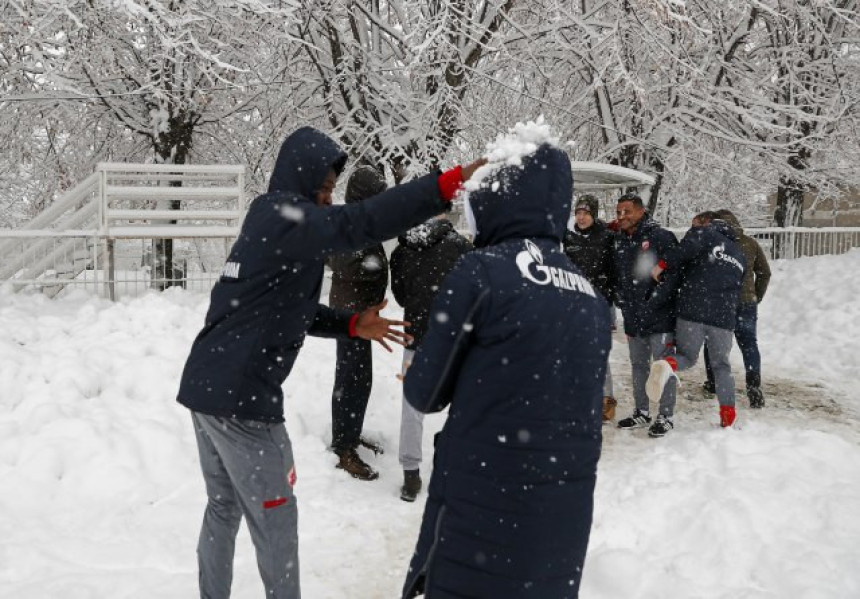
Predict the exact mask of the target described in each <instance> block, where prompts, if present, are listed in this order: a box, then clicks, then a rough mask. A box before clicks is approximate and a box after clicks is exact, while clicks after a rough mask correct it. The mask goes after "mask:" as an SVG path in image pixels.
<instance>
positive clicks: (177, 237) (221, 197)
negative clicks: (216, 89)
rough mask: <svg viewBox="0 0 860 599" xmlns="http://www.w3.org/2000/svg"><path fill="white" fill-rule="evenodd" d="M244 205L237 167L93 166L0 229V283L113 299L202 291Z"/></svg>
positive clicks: (215, 272)
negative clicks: (43, 205)
mask: <svg viewBox="0 0 860 599" xmlns="http://www.w3.org/2000/svg"><path fill="white" fill-rule="evenodd" d="M244 210H245V198H244V168H243V167H240V166H222V165H216V166H185V165H140V164H111V163H102V164H99V165H98V166H97V167H96V172H94V173H93V174H92V175H91V176H90V177H87V179H85V180H84V181H83V182H81V184H79V185H78V186H76V187H75V188H73V189H71V190H69V191H68V192H67V193H65V194H64V195H63V196H62V197H61V198H59V199H58V200H57V201H56V202H55V203H54V204H52V205H51V206H50V207H49V208H48V209H47V210H45V211H44V212H42V213H41V214H39V215H38V216H36V217H35V218H34V219H32V220H31V221H30V222H29V223H27V225H26V226H25V227H22V228H20V229H18V230H8V229H0V284H5V285H9V286H11V288H12V289H13V290H14V291H24V290H36V291H40V292H42V293H45V294H47V295H50V296H52V297H53V296H55V295H58V294H60V293H62V292H63V291H64V290H68V289H76V288H82V289H86V290H88V291H90V292H93V293H97V294H99V295H103V296H105V297H110V298H114V299H115V298H117V297H119V296H121V295H139V294H141V293H143V292H144V291H146V290H147V289H159V290H161V289H165V288H167V287H171V286H181V287H184V288H187V289H195V290H208V289H209V288H211V286H212V285H213V284H214V281H215V280H216V279H217V277H218V276H219V274H220V270H221V267H222V265H223V264H224V261H225V259H226V256H227V252H228V251H229V248H230V245H231V244H232V242H233V239H235V237H236V235H237V234H238V231H239V226H240V223H241V220H242V218H243V216H244Z"/></svg>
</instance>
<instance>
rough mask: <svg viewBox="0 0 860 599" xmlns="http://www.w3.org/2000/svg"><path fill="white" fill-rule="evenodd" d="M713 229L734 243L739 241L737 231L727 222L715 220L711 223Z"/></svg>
mask: <svg viewBox="0 0 860 599" xmlns="http://www.w3.org/2000/svg"><path fill="white" fill-rule="evenodd" d="M711 227H713V228H714V230H715V231H717V233H720V234H721V235H724V236H726V237H728V238H729V239H731V240H732V241H737V240H738V233H737V231H735V228H734V227H733V226H732V225H731V223H729V222H727V221H724V220H718V219H714V220H712V221H711Z"/></svg>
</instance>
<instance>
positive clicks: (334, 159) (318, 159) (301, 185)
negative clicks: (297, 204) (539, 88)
mask: <svg viewBox="0 0 860 599" xmlns="http://www.w3.org/2000/svg"><path fill="white" fill-rule="evenodd" d="M344 164H346V154H345V153H344V151H343V150H341V149H340V146H338V145H337V143H336V142H335V141H334V140H333V139H332V138H330V137H329V136H328V135H326V134H325V133H323V132H322V131H318V130H317V129H314V128H313V127H302V128H301V129H298V130H296V131H295V132H293V133H291V134H290V135H289V136H288V137H287V139H285V140H284V143H283V144H282V145H281V151H280V152H279V153H278V159H277V160H276V161H275V169H274V170H273V171H272V178H271V179H270V180H269V193H271V192H275V191H286V192H290V193H294V194H297V195H300V196H302V197H305V198H308V199H311V200H312V199H314V196H315V195H316V192H317V190H318V189H319V188H320V187H321V186H322V184H323V181H325V177H326V175H327V174H328V171H329V169H334V171H335V172H336V173H337V174H338V176H339V175H340V173H341V171H342V170H343V166H344Z"/></svg>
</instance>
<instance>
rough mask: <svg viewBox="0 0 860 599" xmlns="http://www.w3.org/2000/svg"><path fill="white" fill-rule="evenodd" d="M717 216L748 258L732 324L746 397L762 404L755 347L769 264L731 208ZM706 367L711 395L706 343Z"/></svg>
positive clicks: (756, 405) (756, 404)
mask: <svg viewBox="0 0 860 599" xmlns="http://www.w3.org/2000/svg"><path fill="white" fill-rule="evenodd" d="M716 214H717V216H719V217H720V218H721V219H723V220H724V221H726V222H727V223H729V224H730V225H731V226H732V228H733V229H734V231H735V233H736V234H737V236H738V240H737V243H738V245H740V247H741V250H743V253H744V257H745V258H746V261H747V269H746V271H745V272H744V281H743V284H742V286H741V297H740V302H739V303H738V315H737V316H738V317H737V322H736V323H735V341H737V343H738V348H739V349H740V350H741V356H743V360H744V370H745V371H746V383H747V398H748V399H749V402H750V407H751V408H763V407H764V393H762V390H761V354H760V353H759V350H758V336H757V334H756V324H757V323H758V305H759V303H761V300H763V299H764V294H765V292H766V291H767V285H768V283H769V282H770V265H769V264H768V263H767V256H765V253H764V250H762V249H761V246H760V245H759V243H758V242H757V241H756V240H755V239H753V238H752V237H750V236H749V235H747V234H745V233H744V229H743V227H741V223H740V222H739V221H738V219H737V217H736V216H735V215H734V214H733V213H732V212H731V211H730V210H725V209H723V210H717V212H716ZM705 369H706V371H707V373H708V378H707V380H706V381H705V383H704V384H703V385H702V388H703V389H704V390H705V391H706V392H707V393H710V394H713V393H716V386H715V385H714V371H713V368H712V367H711V360H710V355H709V352H708V344H707V343H705Z"/></svg>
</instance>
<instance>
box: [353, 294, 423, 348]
mask: <svg viewBox="0 0 860 599" xmlns="http://www.w3.org/2000/svg"><path fill="white" fill-rule="evenodd" d="M387 305H388V300H382V303H381V304H376V305H375V306H370V307H369V308H368V309H367V310H364V311H363V312H361V313H360V314H359V315H358V319H357V320H356V321H355V334H356V335H357V336H358V337H361V338H362V339H367V340H372V341H378V342H379V343H380V345H382V347H384V348H385V349H387V350H388V351H391V347H389V345H388V343H386V340H388V341H392V342H394V343H397V344H398V345H404V346H405V345H408V344H409V343H411V342H412V336H411V335H408V334H406V333H405V332H404V331H402V330H398V329H396V328H394V327H407V326H409V325H410V324H411V323H408V322H406V321H403V320H389V319H387V318H383V317H382V316H380V315H379V311H380V310H382V309H384V308H385V306H387Z"/></svg>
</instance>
